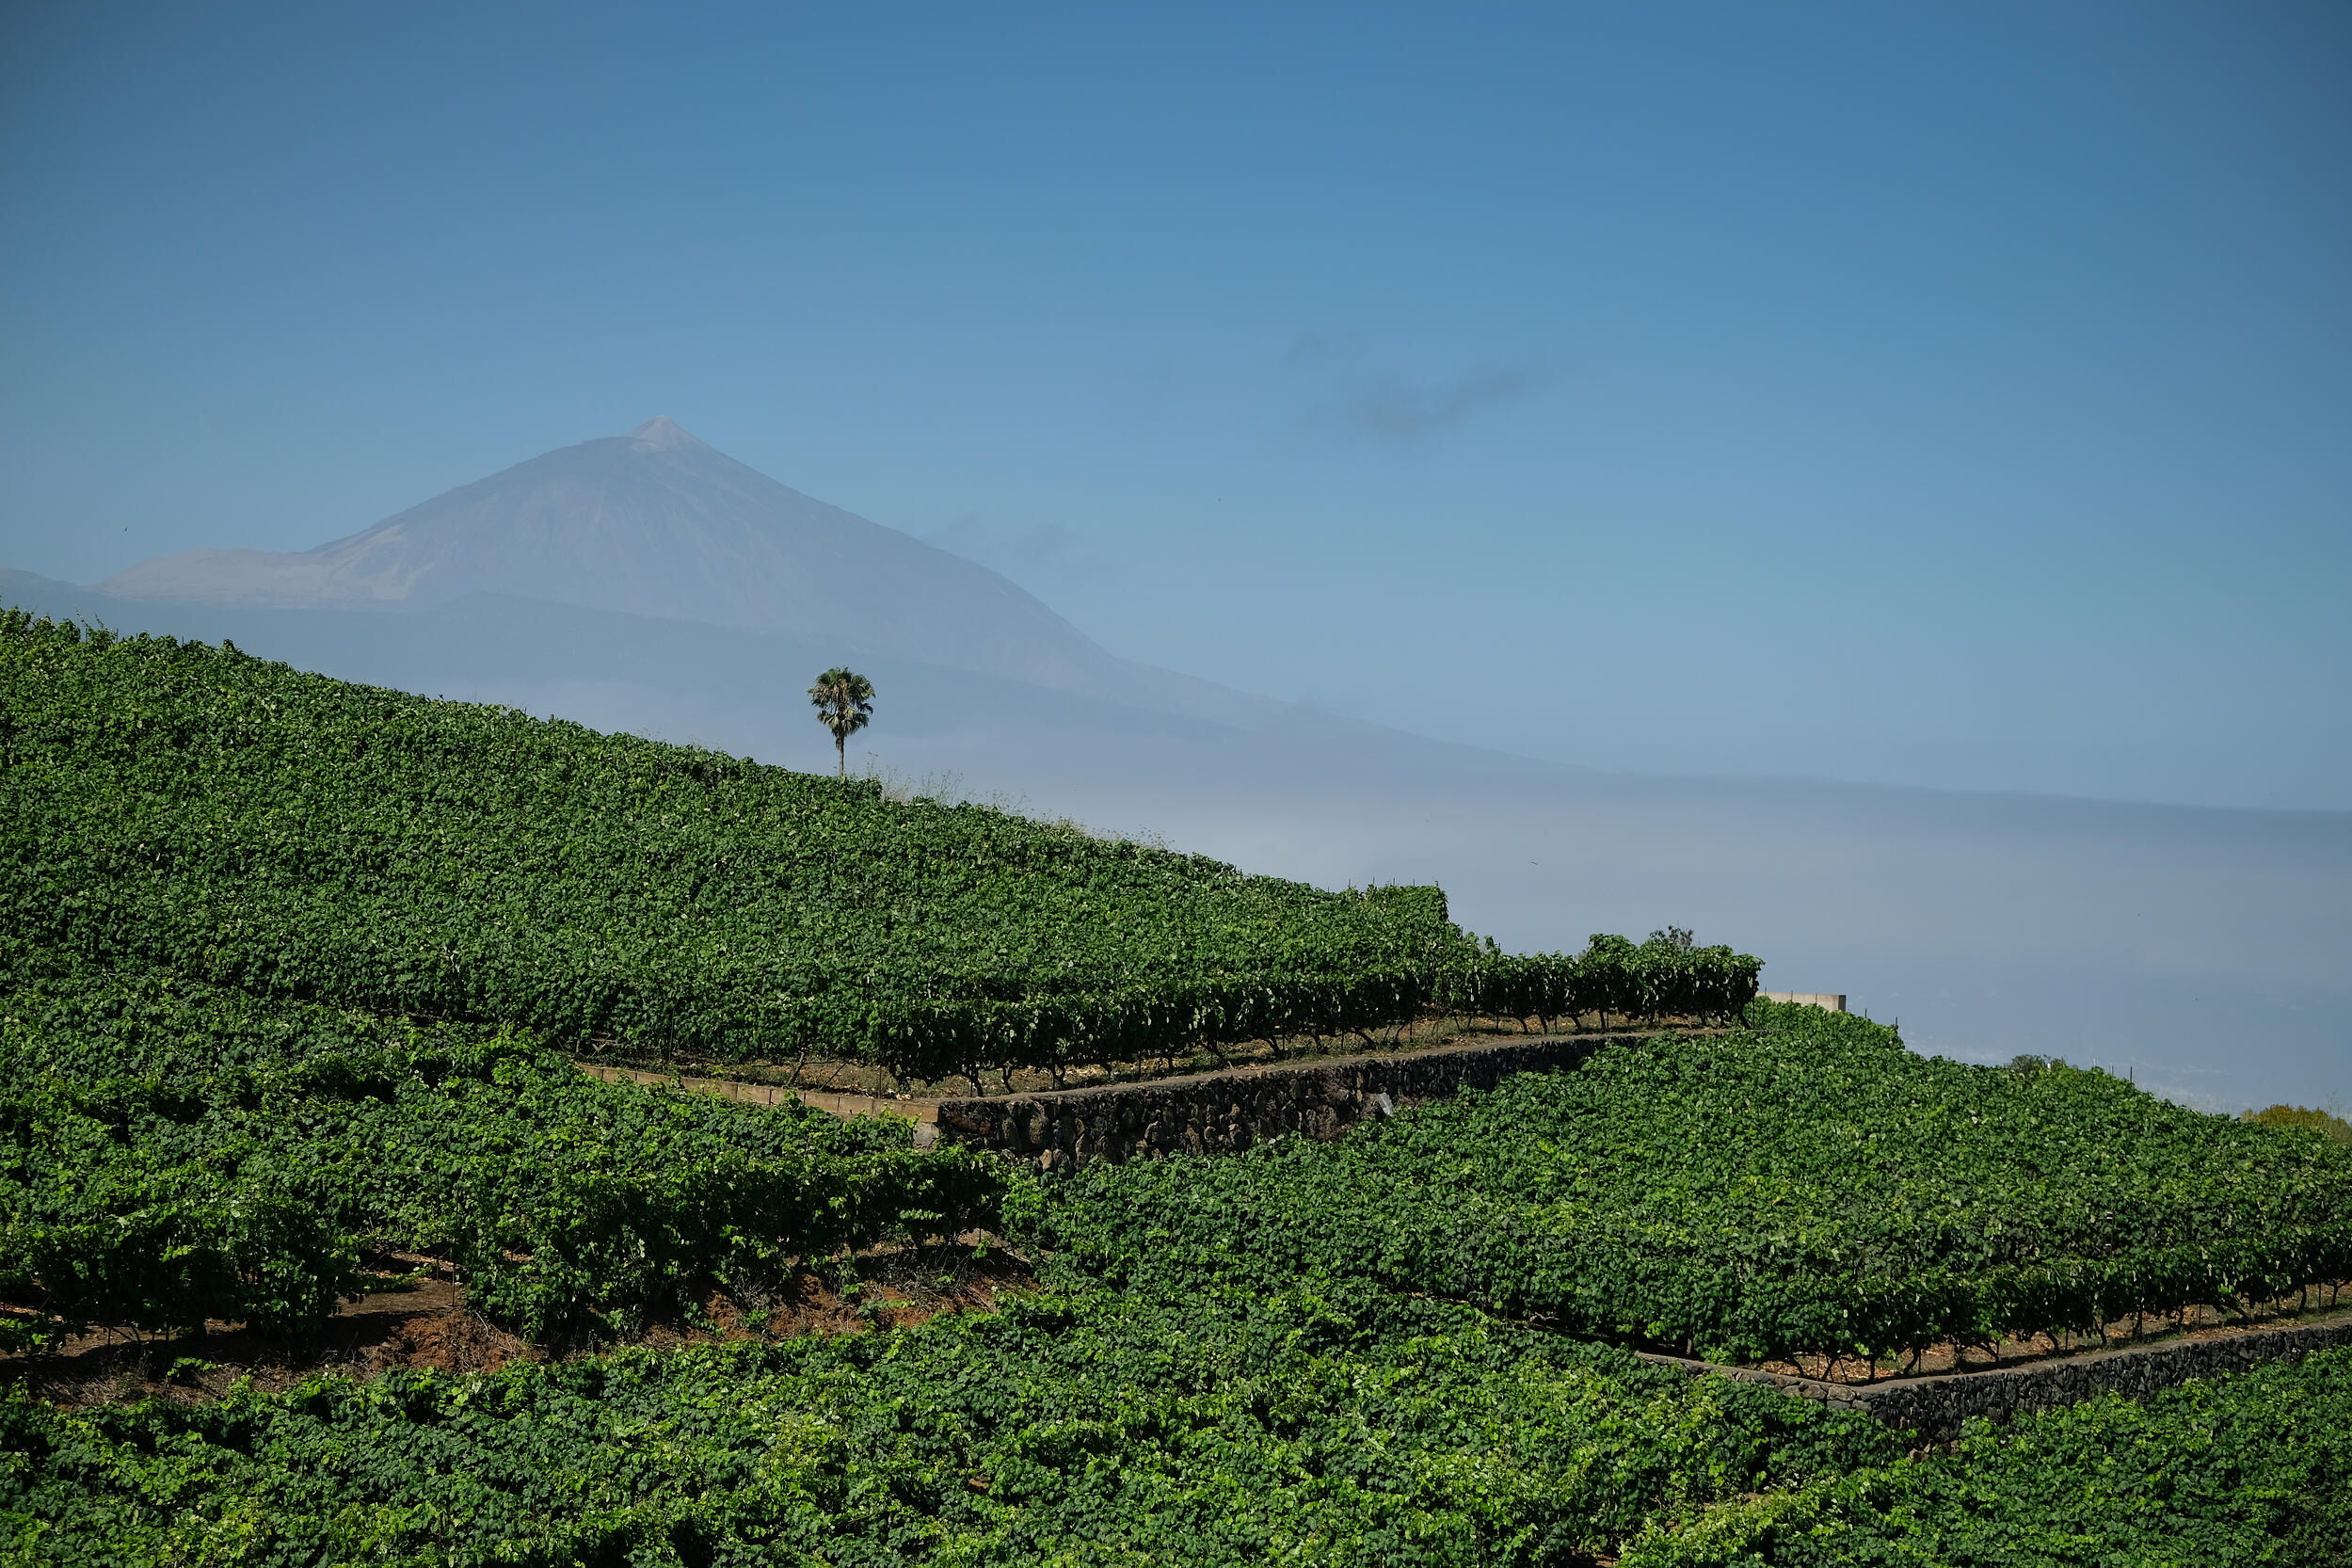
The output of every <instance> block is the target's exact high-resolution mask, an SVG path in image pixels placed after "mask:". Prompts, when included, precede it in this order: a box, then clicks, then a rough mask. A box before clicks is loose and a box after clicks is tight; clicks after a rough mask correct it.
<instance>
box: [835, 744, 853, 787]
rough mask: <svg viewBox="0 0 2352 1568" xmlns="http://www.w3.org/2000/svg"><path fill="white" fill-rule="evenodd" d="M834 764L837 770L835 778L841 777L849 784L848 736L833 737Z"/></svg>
mask: <svg viewBox="0 0 2352 1568" xmlns="http://www.w3.org/2000/svg"><path fill="white" fill-rule="evenodd" d="M833 762H834V767H835V769H836V773H835V776H837V777H839V778H840V780H841V781H842V782H844V783H847V782H848V780H849V737H848V736H846V735H836V736H834V737H833Z"/></svg>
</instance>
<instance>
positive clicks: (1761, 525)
mask: <svg viewBox="0 0 2352 1568" xmlns="http://www.w3.org/2000/svg"><path fill="white" fill-rule="evenodd" d="M0 73H5V74H0V565H6V566H13V567H19V568H27V569H31V570H35V571H40V572H43V573H46V574H49V575H52V576H57V577H64V578H68V579H70V580H73V581H77V582H88V581H93V580H96V579H98V578H102V577H104V576H105V575H107V574H109V573H111V572H113V571H115V570H117V569H120V568H122V567H124V566H127V565H129V564H131V563H132V562H134V561H136V560H138V559H141V558H144V557H146V556H149V555H152V554H156V553H161V552H167V551H171V550H178V549H184V548H189V547H193V546H198V545H247V546H253V547H258V548H268V549H298V548H306V547H308V546H310V545H312V544H315V543H318V542H321V541H323V540H325V539H328V538H330V537H334V536H340V535H343V534H347V533H350V532H352V531H354V530H356V529H358V528H360V527H362V526H364V525H366V524H367V523H369V522H372V521H374V520H376V519H377V518H379V517H382V516H384V515H386V514H388V513H391V512H392V511H395V510H398V509H400V508H402V507H404V506H407V505H408V504H413V503H414V502H417V501H420V500H422V499H424V498H425V497H426V496H428V495H431V494H433V493H436V492H438V491H440V490H441V489H444V488H448V487H450V486H453V485H456V484H459V483H462V482H465V481H467V480H470V479H472V478H476V477H479V476H480V475H482V474H484V473H487V472H491V471H493V470H495V469H498V468H501V467H504V466H505V465H507V464H509V463H512V462H516V461H520V460H521V459H522V458H525V457H528V456H533V455H535V454H536V453H537V452H540V451H542V450H545V449H547V448H549V447H552V446H556V445H561V444H565V443H568V442H571V441H575V440H584V439H586V438H589V437H592V436H598V435H606V434H615V433H617V432H619V431H620V430H623V429H625V428H627V427H629V426H630V425H632V424H636V423H638V422H639V421H640V420H642V419H644V418H646V417H648V415H651V414H654V413H666V414H669V415H671V416H673V417H674V418H676V419H678V420H679V421H680V422H681V423H682V424H685V425H687V426H688V427H689V428H690V429H692V430H694V431H696V433H697V434H699V435H701V436H702V437H703V438H704V439H706V440H710V441H711V442H712V443H713V444H714V445H717V446H719V447H720V448H721V449H722V450H725V451H727V452H729V453H731V454H733V455H734V456H738V457H741V458H742V459H744V461H746V462H749V463H751V464H753V465H754V466H756V467H759V468H760V469H762V470H764V471H766V472H770V473H772V474H774V475H776V477H777V478H780V479H782V480H783V481H784V482H786V483H787V484H790V485H792V486H794V487H796V488H801V489H804V490H807V491H808V492H810V493H811V494H814V495H817V496H821V497H823V498H824V499H826V500H828V501H832V502H835V503H837V504H841V505H845V506H848V507H850V508H852V509H853V510H856V511H859V512H862V513H864V514H865V515H867V516H869V517H872V518H873V519H875V520H877V521H881V522H886V523H888V524H891V525H893V526H895V527H899V528H904V529H906V530H908V531H910V532H913V533H916V534H920V535H923V536H930V537H934V538H937V539H939V540H940V541H941V542H943V543H946V544H948V545H950V546H951V547H952V548H955V549H958V550H961V551H963V552H966V553H968V554H972V555H974V556H976V557H978V558H980V559H983V560H985V561H987V562H988V563H989V564H991V565H993V566H996V567H998V568H1000V569H1002V570H1004V571H1006V572H1008V573H1009V574H1011V575H1012V576H1014V577H1016V579H1017V580H1019V581H1020V582H1022V583H1023V584H1026V585H1028V586H1029V587H1031V588H1032V589H1033V590H1034V591H1036V592H1037V593H1038V594H1039V595H1041V596H1042V597H1043V598H1045V599H1046V600H1047V601H1048V602H1049V603H1051V604H1053V605H1054V606H1055V607H1056V608H1057V609H1060V610H1061V611H1062V612H1063V613H1064V614H1065V615H1067V616H1069V617H1070V618H1071V619H1072V620H1074V621H1076V622H1077V623H1078V624H1079V625H1080V626H1081V627H1082V628H1084V629H1085V630H1086V631H1088V632H1091V633H1093V634H1094V635H1095V636H1096V637H1097V638H1098V639H1100V640H1101V641H1102V642H1104V643H1105V644H1106V645H1108V646H1110V647H1111V648H1113V649H1114V650H1116V651H1118V652H1120V653H1123V654H1126V655H1128V656H1129V657H1133V658H1138V659H1143V660H1146V661H1149V662H1152V663H1156V664H1167V665H1171V666H1174V667H1176V668H1181V669H1185V670H1189V671H1192V672H1194V673H1197V674H1200V675H1205V676H1208V677H1210V678H1212V679H1216V680H1224V681H1227V682H1229V683H1231V684H1234V685H1237V686H1241V687H1245V688H1248V689H1250V690H1254V691H1261V692H1266V693H1270V694H1272V695H1275V696H1285V697H1298V698H1304V699H1305V700H1308V701H1310V702H1313V703H1316V704H1319V705H1321V706H1324V707H1327V708H1330V709H1332V710H1334V711H1336V712H1345V713H1350V714H1353V715H1356V716H1360V717H1364V718H1368V719H1375V720H1379V721H1382V722H1386V723H1392V724H1397V725H1400V726H1403V727H1405V728H1413V729H1417V730H1421V731H1424V732H1429V733H1434V734H1442V735H1449V736H1455V737H1459V738H1461V739H1464V740H1470V741H1476V742H1480V743H1482V744H1491V745H1495V746H1497V747H1500V748H1503V749H1507V750H1512V751H1518V752H1523V753H1527V754H1531V755H1536V756H1542V757H1548V758H1556V759H1560V760H1573V761H1583V762H1589V763H1592V764H1595V765H1599V766H1605V767H1615V768H1642V769H1667V770H1675V771H1692V772H1708V773H1766V774H1799V775H1810V776H1826V777H1836V778H1847V779H1861V780H1873V781H1883V782H1896V783H1915V784H1932V785H1941V786H1949V787H1956V788H1967V789H2005V790H2027V791H2038V792H2061V793H2074V794H2088V795H2098V796H2108V797H2118V798H2129V799H2140V800H2162V801H2174V802H2185V803H2195V804H2210V805H2238V806H2262V807H2281V808H2329V809H2345V808H2352V696H2347V691H2348V690H2352V680H2347V677H2348V676H2352V615H2347V610H2348V609H2352V11H2347V10H2346V9H2345V8H2343V7H2341V6H2328V5H2319V6H2310V7H2275V6H2261V5H2231V6H2200V7H2187V6H2178V7H2175V6H2162V5H2152V4H2145V3H2136V4H2129V5H2113V6H2108V5H2088V4H2084V5H2060V6H2049V5H2031V6H2023V5H2021V6H2013V7H2004V6H1998V5H1971V6H1965V7H1961V6H1948V7H1932V8H1931V7H1918V6H1900V7H1888V6H1863V5H1853V6H1806V5H1775V6H1757V5H1752V4H1739V5H1724V6H1704V5H1624V6H1610V7H1561V6H1543V7H1529V8H1457V7H1443V8H1439V7H1428V8H1394V9H1386V8H1376V7H1359V6H1348V7H1337V6H1334V7H1329V8H1291V9H1274V8H1260V7H1248V8H1214V7H1205V6H1197V5H1193V6H1185V7H1168V8H1153V9H1146V8H1130V7H1083V8H1081V7H1072V8H1047V7H1018V8H1014V7H1002V8H980V7H971V6H955V7H938V8H892V7H855V8H852V7H836V8H824V9H822V10H818V9H801V8H790V7H775V6H760V7H744V8H713V7H700V8H648V7H641V6H637V7H627V8H621V7H595V6H568V7H561V8H558V7H544V8H533V7H524V6H501V7H494V8H493V7H435V6H410V7H404V8H398V9H396V10H394V9H392V8H376V9H374V11H373V13H372V14H360V10H359V8H334V7H316V6H308V7H291V6H289V7H284V8H261V7H204V8H194V7H185V6H138V5H113V6H107V7H103V8H101V7H78V6H65V5H55V4H42V3H34V0H27V3H24V4H19V5H15V6H11V7H9V8H7V9H6V12H5V14H4V15H0Z"/></svg>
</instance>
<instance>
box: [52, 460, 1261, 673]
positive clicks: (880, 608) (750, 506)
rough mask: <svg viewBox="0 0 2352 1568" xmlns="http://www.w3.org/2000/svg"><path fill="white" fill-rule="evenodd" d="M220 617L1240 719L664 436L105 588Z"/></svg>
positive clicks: (922, 555) (817, 505)
mask: <svg viewBox="0 0 2352 1568" xmlns="http://www.w3.org/2000/svg"><path fill="white" fill-rule="evenodd" d="M99 587H100V589H101V591H103V592H104V593H107V594H109V595H112V596H114V597H116V598H118V599H133V600H177V601H182V602H191V603H200V604H209V605H216V606H242V607H255V608H260V607H275V608H296V607H304V608H324V607H339V608H363V607H374V608H386V609H424V608H429V607H431V606H434V605H437V604H441V603H446V602H448V601H449V600H454V599H457V598H460V597H463V596H465V595H467V594H475V593H492V594H505V595H513V596H518V597H522V598H530V599H541V600H554V601H556V602H558V603H564V604H574V605H582V606H586V607H589V608H594V609H603V610H622V611H628V612H631V613H632V614H636V615H645V616H664V617H668V618H672V619H677V620H690V621H702V622H706V623H709V624H712V625H718V626H730V627H741V628H747V629H752V630H757V631H771V632H793V633H796V634H798V635H801V636H804V637H809V638H813V639H816V640H819V641H822V642H824V643H825V644H826V645H827V646H828V647H833V648H839V649H840V650H841V654H842V656H843V657H856V656H859V655H863V654H869V653H875V652H888V653H894V654H897V655H900V656H902V657H905V658H913V659H920V660H923V661H925V662H927V663H931V664H945V665H949V666H952V667H955V668H961V669H973V670H982V671H985V672H987V673H989V674H993V675H1001V676H1009V677H1011V678H1013V679H1015V680H1026V681H1031V682H1033V683H1036V684H1039V685H1044V686H1048V687H1054V688H1058V689H1062V690H1068V691H1082V692H1088V693H1092V694H1096V695H1099V696H1117V697H1120V698H1122V699H1126V700H1131V701H1142V702H1144V703H1145V704H1146V705H1148V706H1151V707H1155V708H1164V709H1169V710H1171V711H1176V712H1204V713H1207V712H1220V713H1223V714H1225V715H1226V716H1230V710H1231V709H1232V708H1234V707H1235V706H1236V705H1240V707H1243V708H1246V707H1248V706H1249V705H1250V704H1251V703H1252V702H1253V701H1254V700H1256V699H1251V698H1246V697H1243V696H1240V694H1238V693H1229V692H1224V691H1223V690H1222V689H1220V688H1217V687H1213V686H1210V685H1208V683H1207V682H1202V681H1195V680H1191V679H1190V678H1188V677H1184V676H1178V675H1175V674H1174V673H1172V672H1169V671H1164V670H1155V669H1151V668H1148V667H1147V666H1144V665H1139V664H1129V663H1128V662H1127V661H1125V660H1122V659H1118V658H1116V657H1114V656H1113V655H1112V654H1111V653H1110V652H1108V651H1107V650H1105V649H1104V648H1101V647H1099V646H1098V645H1096V643H1095V642H1093V641H1092V640H1091V639H1089V638H1088V637H1087V636H1086V635H1085V634H1084V633H1083V632H1080V631H1079V630H1078V629H1077V628H1076V627H1074V626H1072V625H1071V624H1070V623H1069V622H1067V621H1065V620H1064V619H1063V618H1062V617H1061V616H1058V615H1056V614H1054V612H1053V611H1052V610H1050V609H1049V608H1048V607H1047V606H1046V605H1045V604H1044V603H1043V602H1042V601H1040V600H1038V599H1037V598H1036V597H1035V596H1033V595H1032V594H1030V593H1029V592H1027V591H1026V590H1024V589H1023V588H1021V587H1019V586H1018V585H1017V584H1014V583H1012V582H1010V581H1009V580H1007V579H1005V578H1003V577H1000V576H999V575H998V574H997V573H995V572H993V571H990V570H989V569H987V568H985V567H983V566H980V565H978V564H977V563H975V562H971V561H968V560H965V559H964V558H962V557H961V556H957V555H952V554H950V553H949V552H946V551H943V550H939V549H937V548H936V547H934V546H932V545H928V544H925V543H923V542H922V541H921V540H920V539H917V538H915V537H913V536H910V535H907V534H903V533H900V532H899V531H898V530H896V529H892V528H886V527H883V526H882V525H881V524H879V523H875V522H870V521H868V520H866V519H864V518H861V517H857V516H856V515H855V514H853V513H850V512H845V511H843V510H841V509H840V507H838V506H830V505H827V504H825V503H824V502H822V501H817V500H814V499H812V498H811V497H808V496H806V495H803V494H801V493H800V492H799V491H797V490H794V489H792V488H788V487H786V486H784V485H780V484H778V483H777V482H776V481H775V480H773V479H771V478H769V477H768V476H767V475H765V474H763V473H760V472H758V471H756V470H754V469H751V468H747V467H745V466H744V464H742V463H739V462H737V461H735V460H734V459H733V458H731V457H728V456H726V455H725V454H723V453H720V452H716V451H714V450H712V448H711V447H709V446H706V445H704V444H703V443H702V442H701V441H699V440H696V439H695V438H694V437H693V436H691V435H689V434H688V433H687V432H686V431H684V430H682V429H680V427H679V426H678V425H677V424H673V423H671V422H670V421H669V420H666V419H654V420H650V421H648V422H647V423H646V424H642V425H639V426H638V427H637V428H636V429H634V430H632V431H631V432H630V433H629V434H628V435H626V436H615V437H608V438H605V439H602V440H591V441H584V442H582V443H581V444H579V445H578V446H569V447H564V448H562V449H560V450H558V451H554V452H550V453H546V454H544V455H542V456H537V457H534V458H532V459H531V460H530V461H528V462H524V463H519V464H517V465H516V466H514V467H513V468H510V469H507V470H505V471H504V472H501V473H495V474H492V475H491V476H490V477H488V478H487V479H482V480H478V481H476V482H475V483H473V484H471V485H465V486H461V487H459V488H456V489H454V490H451V491H448V492H447V493H446V494H443V495H439V496H436V497H434V498H433V499H432V500H430V501H427V502H425V503H424V504H421V505H417V506H412V507H410V508H409V509H408V510H407V511H405V512H402V513H399V514H398V515H396V516H394V517H390V518H387V519H385V520H383V521H381V522H379V523H376V525H375V526H374V527H372V528H368V529H365V530H363V531H362V532H360V533H358V534H354V535H352V536H349V537H347V538H343V539H337V540H334V541H332V542H330V543H328V544H324V545H321V546H319V547H318V548H317V549H315V550H309V551H302V552H286V553H278V552H262V551H251V550H199V551H190V552H184V553H183V554H178V555H168V556H163V557H160V558H158V559H155V560H152V561H145V562H142V563H140V564H139V565H137V566H135V567H132V568H129V569H128V570H126V571H123V572H120V573H119V574H117V575H116V576H114V577H112V578H110V579H108V580H107V581H106V582H104V583H103V584H99Z"/></svg>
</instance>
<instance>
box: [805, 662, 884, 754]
mask: <svg viewBox="0 0 2352 1568" xmlns="http://www.w3.org/2000/svg"><path fill="white" fill-rule="evenodd" d="M808 700H809V701H810V702H812V703H814V704H816V709H817V722H818V723H819V724H822V725H824V727H825V728H827V729H830V730H831V731H833V755H834V757H835V758H836V759H837V760H839V761H840V770H841V776H842V777H843V778H847V777H848V776H849V752H848V750H847V749H846V748H847V746H848V745H849V738H850V737H851V736H852V735H855V734H856V733H857V732H858V731H859V730H861V729H863V728H866V725H867V722H868V721H869V720H871V719H872V717H873V682H872V681H871V680H867V679H866V678H865V677H864V676H862V675H859V674H858V673H857V672H856V670H845V669H829V670H827V671H825V672H824V674H823V675H821V676H819V677H817V683H816V684H815V685H813V686H811V687H809V688H808Z"/></svg>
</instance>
